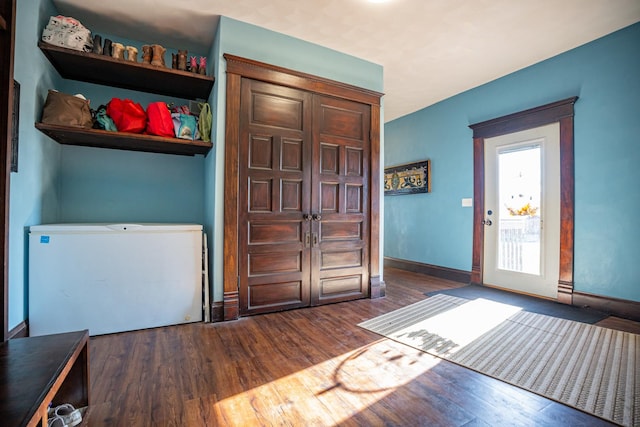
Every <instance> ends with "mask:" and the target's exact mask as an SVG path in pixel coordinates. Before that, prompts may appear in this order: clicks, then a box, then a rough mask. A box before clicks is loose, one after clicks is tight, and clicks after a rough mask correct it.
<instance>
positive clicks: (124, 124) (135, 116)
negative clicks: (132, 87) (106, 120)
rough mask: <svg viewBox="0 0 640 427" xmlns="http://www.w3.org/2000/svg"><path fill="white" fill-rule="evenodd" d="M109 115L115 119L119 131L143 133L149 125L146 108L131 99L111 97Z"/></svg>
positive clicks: (108, 106) (108, 105)
mask: <svg viewBox="0 0 640 427" xmlns="http://www.w3.org/2000/svg"><path fill="white" fill-rule="evenodd" d="M107 115H108V116H109V117H111V118H112V119H113V122H114V123H115V124H116V127H117V128H118V131H119V132H132V133H142V132H144V129H145V128H146V127H147V113H145V112H144V108H142V105H140V104H138V103H137V102H133V101H132V100H130V99H124V100H123V99H119V98H113V99H111V101H109V103H108V104H107Z"/></svg>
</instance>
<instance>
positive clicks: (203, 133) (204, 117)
mask: <svg viewBox="0 0 640 427" xmlns="http://www.w3.org/2000/svg"><path fill="white" fill-rule="evenodd" d="M199 106H200V115H199V116H198V131H199V133H200V138H202V140H203V141H205V142H211V120H212V118H213V117H212V113H211V106H209V103H207V102H203V103H201V104H199Z"/></svg>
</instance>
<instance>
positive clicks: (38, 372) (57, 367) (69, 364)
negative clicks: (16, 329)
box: [0, 330, 89, 426]
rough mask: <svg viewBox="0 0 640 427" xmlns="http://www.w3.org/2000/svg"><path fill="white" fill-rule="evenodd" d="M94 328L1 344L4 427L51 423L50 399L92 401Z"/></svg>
mask: <svg viewBox="0 0 640 427" xmlns="http://www.w3.org/2000/svg"><path fill="white" fill-rule="evenodd" d="M88 342H89V331H86V330H85V331H78V332H68V333H64V334H55V335H44V336H38V337H29V338H14V339H11V340H8V341H5V342H3V343H1V344H0V366H2V369H1V370H0V384H1V386H0V414H2V425H5V426H36V425H37V426H41V425H47V407H48V406H49V403H53V404H54V405H60V404H63V403H70V404H72V405H73V406H74V407H76V408H84V407H87V406H88V405H89V346H88Z"/></svg>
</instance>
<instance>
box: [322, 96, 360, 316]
mask: <svg viewBox="0 0 640 427" xmlns="http://www.w3.org/2000/svg"><path fill="white" fill-rule="evenodd" d="M313 112H314V114H313V120H314V127H313V140H314V146H313V150H314V156H313V157H314V158H315V159H318V161H317V162H315V163H314V164H313V187H312V212H313V213H316V214H319V215H320V217H319V218H318V219H317V220H314V221H312V235H313V241H312V248H311V265H312V267H311V274H312V277H311V304H312V305H317V304H325V303H330V302H337V301H345V300H349V299H355V298H361V297H364V296H366V295H368V290H369V288H368V282H369V270H368V265H369V258H368V256H369V253H368V247H369V240H368V236H369V232H368V230H369V222H368V210H367V208H366V206H368V203H369V200H368V196H367V194H368V192H367V191H366V189H367V188H368V184H367V183H368V180H369V170H368V166H367V165H368V164H369V123H370V108H369V107H368V106H366V105H363V104H359V103H356V102H349V101H344V100H338V99H334V98H330V97H324V96H319V95H316V96H315V97H314V110H313Z"/></svg>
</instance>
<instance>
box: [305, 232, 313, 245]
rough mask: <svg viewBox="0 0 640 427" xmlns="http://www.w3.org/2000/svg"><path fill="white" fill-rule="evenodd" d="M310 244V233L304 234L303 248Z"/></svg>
mask: <svg viewBox="0 0 640 427" xmlns="http://www.w3.org/2000/svg"><path fill="white" fill-rule="evenodd" d="M310 244H311V233H304V247H305V248H308V247H309V245H310Z"/></svg>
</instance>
